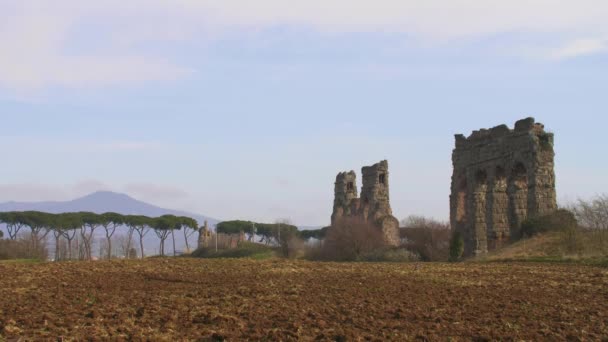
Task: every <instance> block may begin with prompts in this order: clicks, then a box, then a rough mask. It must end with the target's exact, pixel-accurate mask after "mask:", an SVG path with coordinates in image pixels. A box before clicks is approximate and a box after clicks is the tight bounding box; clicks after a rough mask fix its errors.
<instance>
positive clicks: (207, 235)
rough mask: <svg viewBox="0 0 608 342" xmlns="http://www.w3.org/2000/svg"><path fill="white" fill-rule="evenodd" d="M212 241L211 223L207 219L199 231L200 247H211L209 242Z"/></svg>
mask: <svg viewBox="0 0 608 342" xmlns="http://www.w3.org/2000/svg"><path fill="white" fill-rule="evenodd" d="M210 241H211V230H210V229H209V224H208V223H207V221H205V225H204V226H203V227H202V228H201V229H200V230H199V232H198V248H207V247H209V242H210Z"/></svg>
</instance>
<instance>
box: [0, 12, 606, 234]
mask: <svg viewBox="0 0 608 342" xmlns="http://www.w3.org/2000/svg"><path fill="white" fill-rule="evenodd" d="M606 17H608V2H606V1H603V0H601V1H595V0H577V1H565V0H564V1H556V0H512V1H508V2H507V1H487V0H452V1H449V2H446V1H444V0H426V1H424V2H422V1H415V0H374V1H369V0H368V1H357V0H323V1H320V0H306V1H300V0H294V1H283V0H256V1H246V0H239V1H236V0H129V1H118V0H105V1H95V2H89V1H87V2H84V1H79V0H53V1H50V0H46V1H42V0H0V154H1V155H2V157H3V162H2V167H0V170H1V171H0V201H9V200H17V201H39V200H66V199H72V198H75V197H77V196H81V195H85V194H88V193H90V192H93V191H97V190H112V191H118V192H124V193H127V194H129V195H131V196H133V197H135V198H137V199H141V200H144V201H147V202H150V203H153V204H157V205H161V206H164V207H168V208H172V209H181V210H187V211H191V212H196V213H199V214H203V215H208V216H211V217H216V218H219V219H237V218H238V219H248V220H256V221H266V222H273V221H275V220H277V219H281V218H289V219H290V220H291V221H292V222H294V223H296V224H299V225H311V226H321V225H327V224H328V223H329V220H330V215H331V210H332V203H333V183H334V181H335V175H336V174H337V173H338V172H340V171H346V170H355V171H357V172H358V173H360V169H361V167H362V166H365V165H371V164H373V163H375V162H378V161H380V160H383V159H388V160H389V164H390V177H391V180H390V182H391V202H392V207H393V212H394V214H395V216H396V217H397V218H399V219H402V218H405V217H407V216H408V215H412V214H416V215H425V216H430V217H435V218H437V219H440V220H447V219H448V217H449V203H448V196H449V191H450V181H451V180H450V177H451V173H452V166H451V153H452V149H453V147H454V134H458V133H463V134H466V135H468V134H470V133H471V132H472V131H473V130H476V129H479V128H489V127H493V126H496V125H499V124H503V123H506V124H508V125H509V126H511V127H512V126H513V124H514V122H515V121H517V120H518V119H522V118H525V117H528V116H533V117H535V118H536V119H537V121H540V122H542V123H544V124H545V125H546V127H547V129H548V130H550V131H551V132H554V133H555V135H556V138H555V141H556V147H555V150H556V153H557V155H556V175H557V191H558V198H559V201H560V203H561V204H567V203H569V202H572V201H575V200H576V199H578V198H589V197H592V196H594V195H596V194H600V193H605V192H608V180H607V177H606V176H605V175H606V174H607V172H608V159H607V158H605V155H606V151H605V150H606V147H607V143H606V141H605V132H606V127H608V116H607V115H606V114H607V111H606V109H607V108H608V103H607V97H606V90H605V89H606V87H605V85H606V80H607V79H608V58H607V57H608V21H606V20H605V18H606ZM359 178H360V177H359Z"/></svg>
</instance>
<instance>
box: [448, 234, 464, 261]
mask: <svg viewBox="0 0 608 342" xmlns="http://www.w3.org/2000/svg"><path fill="white" fill-rule="evenodd" d="M463 253H464V239H463V238H462V234H460V232H454V235H452V240H451V241H450V261H451V262H457V261H460V259H461V258H462V254H463Z"/></svg>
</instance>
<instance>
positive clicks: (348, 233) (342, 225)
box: [309, 218, 386, 261]
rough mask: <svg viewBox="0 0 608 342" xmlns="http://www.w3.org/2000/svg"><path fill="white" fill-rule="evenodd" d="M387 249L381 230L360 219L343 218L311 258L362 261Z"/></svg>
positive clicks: (313, 252)
mask: <svg viewBox="0 0 608 342" xmlns="http://www.w3.org/2000/svg"><path fill="white" fill-rule="evenodd" d="M385 247H386V244H385V242H384V238H383V236H382V231H381V230H380V228H378V227H376V226H374V225H373V224H370V223H368V222H365V221H363V220H361V219H359V218H343V219H341V220H339V221H338V222H336V223H335V224H334V225H333V226H332V227H330V228H329V229H328V230H327V234H326V237H325V240H324V241H323V243H322V244H320V247H319V249H318V250H316V251H312V252H311V253H309V256H312V257H313V258H315V259H320V260H332V261H360V260H362V259H363V257H364V256H365V255H368V254H370V253H372V252H373V251H375V250H378V249H383V248H385Z"/></svg>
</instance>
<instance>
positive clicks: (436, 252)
mask: <svg viewBox="0 0 608 342" xmlns="http://www.w3.org/2000/svg"><path fill="white" fill-rule="evenodd" d="M401 225H402V228H401V229H400V237H401V243H402V245H403V246H404V247H405V248H406V249H408V250H409V251H411V252H413V253H416V254H418V255H419V256H420V258H421V259H422V260H423V261H447V260H448V259H449V248H450V237H451V230H450V224H449V223H447V222H440V221H437V220H435V219H432V218H427V217H424V216H409V217H408V218H406V219H405V220H403V221H401Z"/></svg>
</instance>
